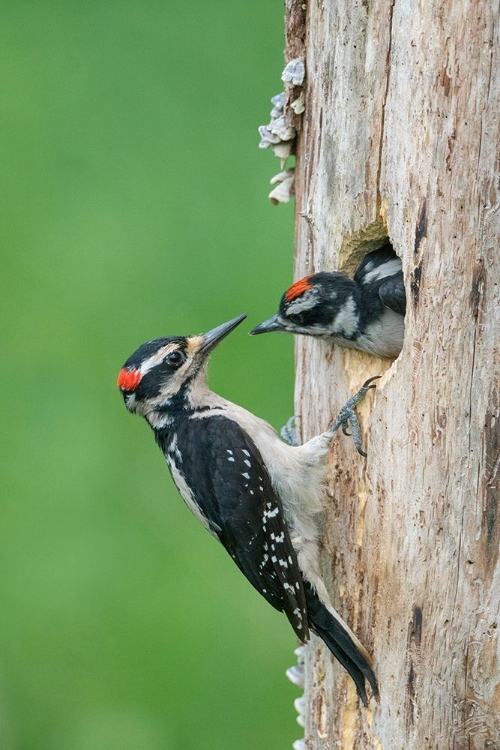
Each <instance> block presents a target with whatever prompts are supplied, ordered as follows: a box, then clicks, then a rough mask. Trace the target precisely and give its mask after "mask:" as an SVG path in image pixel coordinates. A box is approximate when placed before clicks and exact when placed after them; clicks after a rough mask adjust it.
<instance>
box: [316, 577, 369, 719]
mask: <svg viewBox="0 0 500 750" xmlns="http://www.w3.org/2000/svg"><path fill="white" fill-rule="evenodd" d="M304 591H305V595H306V603H307V615H308V619H309V626H310V628H311V630H312V631H313V633H315V634H316V635H318V636H319V637H320V638H321V640H322V641H324V643H325V644H326V645H327V646H328V648H329V649H330V651H331V652H332V654H333V655H334V656H335V658H336V659H337V660H338V661H339V662H340V663H341V664H342V666H343V667H344V669H346V670H347V672H349V674H350V675H351V677H352V679H353V680H354V683H355V685H356V690H357V691H358V695H359V697H360V698H361V700H362V701H363V704H364V705H365V706H366V705H367V701H368V699H367V696H366V683H365V681H366V680H368V683H369V685H370V687H371V689H372V690H373V694H374V696H375V697H376V698H378V697H379V691H378V684H377V678H376V677H375V673H374V671H373V669H372V667H371V664H370V663H369V661H368V660H367V658H366V656H365V655H364V654H363V653H361V651H360V650H359V648H358V646H357V644H356V643H355V642H354V641H353V639H352V637H351V635H350V634H349V632H348V631H347V630H345V629H344V628H343V627H342V625H341V623H340V622H338V621H337V620H336V619H335V618H334V616H333V615H332V614H331V612H329V611H328V609H327V608H326V607H325V605H324V604H323V603H322V602H321V601H320V600H319V599H318V596H317V595H316V593H315V592H314V590H313V588H312V586H310V584H309V583H307V582H304Z"/></svg>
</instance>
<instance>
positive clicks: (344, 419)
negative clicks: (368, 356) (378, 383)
mask: <svg viewBox="0 0 500 750" xmlns="http://www.w3.org/2000/svg"><path fill="white" fill-rule="evenodd" d="M379 377H380V375H375V376H374V377H373V378H369V379H368V380H367V381H366V382H365V383H363V385H362V386H361V388H360V389H359V391H358V392H357V393H355V394H354V396H351V398H350V399H349V400H348V401H347V402H346V403H345V404H344V406H343V407H342V409H341V410H340V412H339V415H338V417H337V419H336V420H335V422H334V423H333V424H332V426H331V427H330V429H329V430H328V432H329V433H331V434H332V435H333V433H334V432H336V431H337V430H338V429H339V427H342V432H343V433H344V435H348V436H349V437H351V435H352V439H353V440H354V445H355V446H356V450H357V451H358V453H359V454H360V455H361V456H365V458H366V453H365V451H364V450H363V449H362V447H361V430H360V427H359V420H358V415H357V414H356V411H355V408H356V406H357V405H358V404H359V402H360V401H361V400H362V399H363V397H364V396H365V395H366V393H367V392H368V391H369V390H370V388H375V386H374V385H372V383H373V381H374V380H377V379H378V378H379ZM349 425H350V426H351V430H352V433H349V432H347V428H348V426H349Z"/></svg>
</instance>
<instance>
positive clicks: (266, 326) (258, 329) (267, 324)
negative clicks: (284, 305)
mask: <svg viewBox="0 0 500 750" xmlns="http://www.w3.org/2000/svg"><path fill="white" fill-rule="evenodd" d="M282 330H283V326H282V324H281V323H280V321H279V318H278V316H277V315H274V316H273V317H272V318H269V320H265V321H264V322H263V323H261V324H260V325H258V326H255V328H252V330H251V331H250V336H256V335H257V334H258V333H270V332H271V331H282Z"/></svg>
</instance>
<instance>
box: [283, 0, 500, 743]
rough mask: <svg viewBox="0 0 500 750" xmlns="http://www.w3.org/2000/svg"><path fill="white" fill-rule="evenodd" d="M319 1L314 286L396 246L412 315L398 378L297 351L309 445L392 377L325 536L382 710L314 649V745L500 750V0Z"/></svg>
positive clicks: (308, 176)
mask: <svg viewBox="0 0 500 750" xmlns="http://www.w3.org/2000/svg"><path fill="white" fill-rule="evenodd" d="M303 6H304V4H297V3H295V2H291V1H290V0H289V1H288V2H287V19H286V28H287V33H288V37H289V38H288V43H287V56H288V59H290V58H291V57H295V56H297V54H298V53H297V50H299V51H300V39H302V38H303V39H304V49H305V55H306V70H307V78H306V111H305V113H304V115H303V125H302V131H301V133H300V134H299V138H298V144H297V167H296V196H297V197H296V277H297V278H299V277H300V276H303V275H305V274H306V273H312V272H314V271H318V270H324V269H337V268H341V269H346V270H352V269H353V268H354V267H355V266H356V265H357V263H358V262H359V259H360V258H361V257H362V256H363V255H364V253H365V252H366V251H367V249H370V247H371V246H373V244H374V243H377V241H379V240H380V239H381V238H383V237H386V236H389V237H390V239H391V241H392V243H393V246H394V248H395V250H396V252H397V253H398V254H399V255H400V256H401V258H402V259H403V266H404V271H405V278H406V288H407V295H408V300H409V304H408V313H407V318H406V334H405V345H404V349H403V352H402V354H401V355H400V357H399V358H398V360H396V362H394V363H392V364H391V363H390V362H386V361H383V360H380V359H377V358H376V357H371V356H369V355H368V354H364V353H361V352H356V351H350V350H342V349H340V348H332V346H330V345H329V344H328V343H327V342H322V341H317V340H314V339H306V338H305V337H298V338H297V345H296V364H297V380H296V386H297V391H296V393H297V396H296V413H297V414H300V415H302V422H301V425H302V432H303V435H302V437H303V438H304V439H307V438H308V437H310V436H312V435H314V434H317V433H318V432H319V431H321V430H323V429H325V428H326V427H327V425H328V424H329V422H330V421H331V420H332V419H333V418H334V417H335V416H336V413H337V412H338V409H339V408H340V406H341V405H342V404H343V403H344V402H345V400H346V399H347V397H348V396H349V395H350V394H351V393H353V392H354V391H355V390H356V389H357V388H358V387H359V386H360V385H361V383H362V382H363V381H364V380H365V379H366V378H367V377H369V376H372V375H377V374H382V373H384V372H385V375H384V377H383V379H382V380H381V381H379V385H378V386H377V391H376V394H375V395H374V396H373V395H371V396H369V397H368V398H367V399H366V402H365V403H364V404H363V406H362V408H361V416H362V421H363V424H364V429H365V441H366V445H367V447H368V459H367V460H366V461H364V460H363V459H361V458H360V457H359V456H358V455H357V454H356V452H355V450H354V448H353V446H352V443H351V442H350V441H349V440H348V439H346V438H344V437H339V440H338V442H337V445H336V450H335V454H334V455H332V479H331V488H330V489H331V507H330V511H329V514H328V521H327V524H326V527H325V534H324V540H323V541H324V550H323V565H324V573H325V578H326V581H327V583H329V585H330V591H331V593H332V598H333V600H334V604H335V606H336V607H337V608H338V610H339V612H340V613H341V614H342V615H343V616H344V618H345V619H346V621H347V622H348V623H349V624H350V625H351V627H352V628H353V629H354V630H355V632H356V633H357V635H358V636H359V637H360V639H361V640H362V641H363V642H364V644H365V645H366V646H367V648H368V649H369V650H370V651H371V652H372V653H373V655H374V658H375V663H376V671H377V676H378V678H379V682H380V688H381V701H380V704H378V705H376V704H375V702H374V701H372V703H371V707H370V709H369V710H365V709H363V707H362V706H361V705H360V704H359V702H358V701H357V699H356V694H355V689H354V686H353V684H352V681H350V680H349V678H348V677H347V676H346V674H345V672H344V671H343V670H342V668H340V667H339V666H338V665H337V664H336V663H334V661H333V660H332V658H331V656H330V654H329V653H328V651H327V650H326V648H325V647H324V646H323V644H322V643H321V642H320V641H319V640H318V639H314V640H313V642H312V643H311V645H310V646H309V647H308V650H307V656H306V697H307V704H308V708H307V712H306V739H307V746H308V748H310V749H311V750H312V749H314V750H319V749H320V748H321V750H330V748H331V749H333V748H345V750H352V749H353V748H377V750H381V749H382V748H383V749H384V750H392V749H395V750H398V749H399V748H401V749H404V750H410V749H415V750H422V748H454V749H456V750H460V749H461V748H468V750H470V749H475V748H486V747H490V748H496V747H498V748H500V673H499V660H500V643H499V636H498V631H499V626H498V623H499V608H500V561H499V547H500V507H499V504H500V487H499V473H500V375H499V364H500V362H499V360H500V357H499V330H500V255H499V239H498V238H499V235H500V168H499V157H500V137H499V136H500V132H499V121H500V120H499V109H500V54H499V52H500V49H499V38H498V34H499V32H498V30H499V27H500V9H499V4H498V2H497V1H496V0H495V2H492V1H491V0H477V1H475V2H474V1H473V0H449V1H448V2H447V3H445V2H444V0H438V2H433V3H416V2H405V3H403V2H400V1H396V0H395V1H394V2H390V1H389V0H379V1H378V2H376V3H370V2H366V1H364V2H356V3H353V2H352V1H351V0H335V2H333V0H324V1H323V2H321V0H315V1H314V2H312V1H310V2H309V3H308V4H307V10H306V11H304V7H303ZM304 12H305V14H306V15H305V18H304V17H303V16H300V18H299V17H298V16H297V17H294V14H296V13H302V14H303V13H304ZM304 20H305V25H304ZM300 29H302V31H300ZM304 32H305V33H304Z"/></svg>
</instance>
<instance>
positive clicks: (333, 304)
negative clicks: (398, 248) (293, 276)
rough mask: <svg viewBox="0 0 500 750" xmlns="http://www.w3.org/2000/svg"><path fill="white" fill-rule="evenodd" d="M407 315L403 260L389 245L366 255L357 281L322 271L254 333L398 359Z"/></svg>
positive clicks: (289, 294) (297, 287) (294, 289)
mask: <svg viewBox="0 0 500 750" xmlns="http://www.w3.org/2000/svg"><path fill="white" fill-rule="evenodd" d="M405 312H406V295H405V287H404V282H403V271H402V264H401V260H400V258H398V256H397V255H396V253H395V252H394V250H393V249H392V247H391V245H389V244H386V245H384V246H383V247H381V248H379V249H378V250H373V251H372V252H371V253H368V255H366V257H365V258H364V260H363V262H362V263H361V265H360V266H359V268H358V270H357V271H356V273H355V274H354V278H352V279H351V278H350V277H349V276H346V274H344V273H337V272H335V271H332V272H326V271H322V272H320V273H315V274H312V275H311V276H306V277H305V278H303V279H300V280H299V281H296V282H295V284H293V285H292V286H291V287H290V288H289V289H288V290H287V291H286V292H285V293H284V295H283V296H282V298H281V302H280V306H279V310H278V312H277V313H276V315H274V317H272V318H270V319H269V320H266V321H264V323H261V324H260V325H258V326H257V327H256V328H254V329H253V330H252V331H250V333H251V334H252V335H255V334H258V333H268V332H270V331H288V332H289V333H301V334H303V335H306V336H321V337H326V338H329V339H331V340H332V342H333V343H335V344H340V346H346V347H349V348H351V349H361V350H363V351H365V352H369V353H370V354H376V355H377V356H379V357H397V356H398V354H399V353H400V351H401V349H402V346H403V336H404V315H405Z"/></svg>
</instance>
